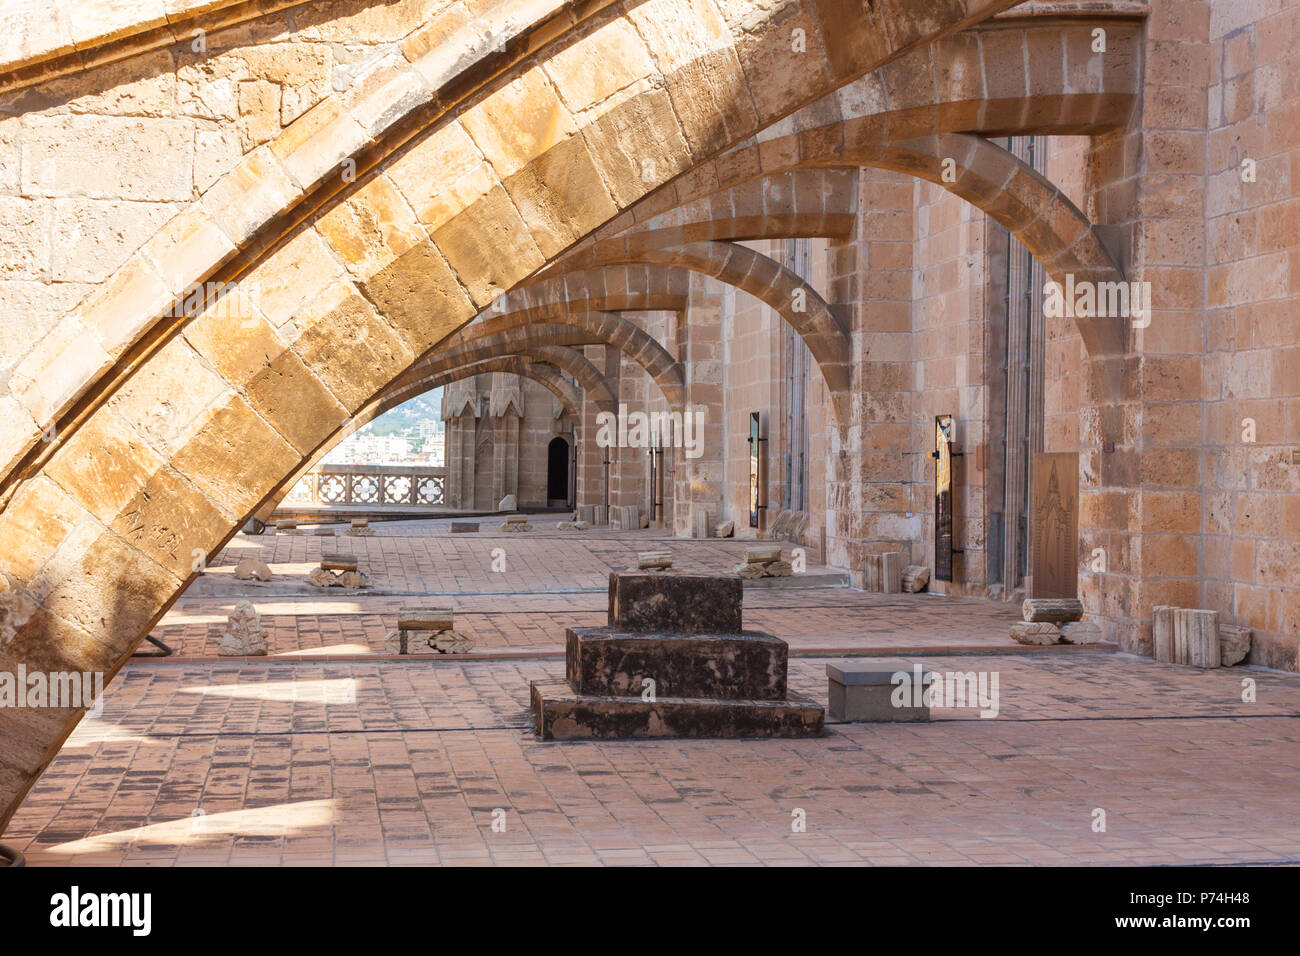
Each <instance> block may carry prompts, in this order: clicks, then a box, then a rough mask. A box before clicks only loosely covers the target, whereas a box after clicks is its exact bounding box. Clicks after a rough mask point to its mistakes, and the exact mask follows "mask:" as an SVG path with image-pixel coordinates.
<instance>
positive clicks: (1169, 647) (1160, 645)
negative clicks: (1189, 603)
mask: <svg viewBox="0 0 1300 956" xmlns="http://www.w3.org/2000/svg"><path fill="white" fill-rule="evenodd" d="M1176 610H1177V608H1175V607H1173V606H1172V605H1169V604H1161V605H1158V606H1157V607H1156V608H1155V609H1154V610H1153V611H1152V612H1151V648H1152V653H1153V656H1154V657H1155V659H1156V660H1157V661H1161V662H1162V663H1172V662H1173V660H1174V611H1176Z"/></svg>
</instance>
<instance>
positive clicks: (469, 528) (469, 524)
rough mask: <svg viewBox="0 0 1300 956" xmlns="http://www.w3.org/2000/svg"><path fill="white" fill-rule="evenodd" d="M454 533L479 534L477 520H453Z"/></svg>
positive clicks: (452, 528) (452, 530) (452, 531)
mask: <svg viewBox="0 0 1300 956" xmlns="http://www.w3.org/2000/svg"><path fill="white" fill-rule="evenodd" d="M451 533H452V534H478V522H477V521H453V522H452V523H451Z"/></svg>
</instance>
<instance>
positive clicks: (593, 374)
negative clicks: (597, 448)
mask: <svg viewBox="0 0 1300 956" xmlns="http://www.w3.org/2000/svg"><path fill="white" fill-rule="evenodd" d="M525 329H526V331H527V332H528V333H529V335H527V336H513V335H505V334H501V333H496V334H492V335H484V336H481V337H479V338H475V339H472V340H470V341H469V342H467V343H466V344H464V345H462V346H458V347H457V348H455V349H451V350H448V351H446V352H438V353H436V354H433V355H430V356H428V357H427V358H425V359H423V360H422V361H420V362H418V363H416V364H415V365H413V366H411V368H409V369H407V371H406V372H404V373H403V374H401V375H399V376H398V377H397V378H395V379H393V381H392V384H390V385H389V386H388V389H386V390H385V391H390V390H393V389H397V388H405V387H406V386H408V385H410V384H411V383H414V382H418V381H422V380H424V379H426V378H428V377H429V376H430V375H435V374H441V373H443V372H447V371H454V370H456V369H458V368H464V367H466V366H468V365H473V364H476V363H479V362H483V361H488V360H491V359H495V358H498V357H501V356H505V355H519V356H523V357H525V358H532V357H534V356H535V357H536V360H537V361H539V362H546V363H548V364H551V365H554V366H556V367H557V368H559V369H561V370H563V371H564V372H566V373H567V374H570V375H572V376H573V377H574V378H576V379H577V380H578V382H579V384H580V385H581V386H582V388H583V390H584V391H586V392H588V393H589V394H590V395H591V396H592V399H593V400H594V401H595V402H596V403H597V404H598V405H600V406H601V407H602V408H604V409H610V408H612V407H614V406H616V405H617V404H618V403H617V400H616V399H615V397H614V393H613V391H612V390H611V389H610V387H609V382H608V381H607V380H606V379H605V376H604V375H603V374H601V372H600V371H599V370H598V369H597V368H596V366H594V365H593V364H592V363H591V362H589V361H588V360H587V358H586V357H585V356H583V355H581V354H580V353H578V352H577V351H576V350H575V349H573V348H567V347H566V346H570V345H586V344H593V342H592V339H593V337H592V336H587V335H583V334H582V333H579V332H576V331H575V330H573V329H572V328H571V327H567V326H559V325H544V326H526V327H525ZM594 344H606V343H605V342H604V341H603V340H599V339H596V340H595V342H594ZM664 385H666V386H668V388H669V391H666V392H665V396H664V397H665V398H668V395H669V394H670V393H672V394H675V393H677V392H679V391H680V383H678V382H675V381H673V380H671V379H669V380H667V381H665V382H664V383H663V384H662V385H661V386H660V387H661V388H662V387H664Z"/></svg>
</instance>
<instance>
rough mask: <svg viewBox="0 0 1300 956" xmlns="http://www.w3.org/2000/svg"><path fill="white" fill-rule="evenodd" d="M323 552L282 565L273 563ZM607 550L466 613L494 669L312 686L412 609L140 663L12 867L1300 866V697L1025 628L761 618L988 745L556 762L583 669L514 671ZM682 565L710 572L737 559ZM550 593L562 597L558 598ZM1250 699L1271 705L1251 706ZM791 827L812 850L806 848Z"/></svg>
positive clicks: (783, 614)
mask: <svg viewBox="0 0 1300 956" xmlns="http://www.w3.org/2000/svg"><path fill="white" fill-rule="evenodd" d="M388 530H389V531H392V530H394V529H388ZM421 530H422V531H427V529H421ZM389 537H392V538H394V539H397V540H396V541H395V542H394V543H393V544H394V548H395V550H392V551H389V550H383V551H381V552H380V553H381V555H382V557H383V560H384V561H385V562H387V564H388V567H389V571H390V573H393V574H394V575H396V576H399V577H402V578H404V579H407V580H410V581H415V580H425V579H427V576H428V575H429V574H432V573H434V568H436V564H433V565H427V566H425V565H422V562H425V561H438V560H450V558H448V557H447V556H448V555H452V556H454V555H455V554H457V553H459V554H462V556H463V554H464V551H460V550H457V549H471V550H472V548H473V547H474V545H473V543H472V542H465V541H458V542H456V543H455V544H454V545H453V544H447V543H446V542H445V540H444V539H440V538H439V537H437V536H436V535H434V536H431V535H428V534H427V533H424V534H422V535H420V536H417V535H408V536H402V535H397V534H381V535H376V536H374V537H373V538H369V539H360V540H361V541H362V542H363V543H364V544H365V545H366V546H367V547H371V546H375V544H376V541H377V540H381V539H386V538H389ZM467 537H469V536H467ZM629 537H636V536H629ZM236 543H237V544H238V543H240V542H239V540H238V539H237V542H236ZM259 544H260V545H261V546H263V547H266V546H268V544H267V543H266V542H261V543H259ZM307 544H308V541H307V540H306V539H304V538H299V539H297V540H294V539H292V538H290V537H289V536H285V538H284V539H283V540H276V541H274V542H272V543H270V545H269V546H271V547H273V548H274V549H275V551H276V556H277V558H278V557H279V549H281V548H285V549H288V551H290V552H292V551H293V549H295V548H303V547H306V546H307ZM538 545H541V542H540V541H538V542H537V544H536V545H534V544H533V543H532V542H528V543H521V544H520V545H519V547H520V548H521V549H527V548H531V547H535V546H538ZM613 545H618V547H619V548H622V549H624V550H626V549H627V548H629V547H630V548H631V550H633V551H634V550H636V547H637V545H636V543H631V544H629V543H628V542H626V541H624V542H622V543H620V542H618V541H617V540H616V536H614V535H607V537H606V543H604V544H602V543H601V541H600V539H598V538H596V537H592V538H584V539H583V540H581V541H574V540H570V539H565V538H563V537H562V536H556V537H555V539H554V540H550V541H549V543H548V544H547V545H546V548H547V549H548V550H549V556H545V555H544V554H543V553H541V552H539V554H538V555H537V556H536V557H535V558H531V559H528V560H526V561H523V562H521V566H522V567H526V568H527V569H528V570H527V571H526V573H523V574H521V575H520V576H519V578H517V579H516V580H515V581H514V582H513V583H514V584H515V586H516V587H517V588H518V589H519V593H504V592H502V593H484V592H488V591H491V588H487V587H482V586H474V587H471V588H469V590H472V591H475V592H477V593H470V594H465V593H461V594H456V595H453V596H452V603H454V604H455V606H456V608H457V612H458V627H464V628H465V629H469V630H472V631H473V632H474V634H475V636H476V638H477V639H478V640H479V642H480V651H481V654H482V657H481V658H480V659H476V660H450V659H433V658H430V659H419V660H402V661H393V660H386V659H382V658H378V657H375V656H374V655H373V654H371V657H370V658H369V659H366V658H365V657H364V656H359V657H358V659H356V660H350V661H322V660H318V659H312V657H311V656H310V654H311V652H313V651H317V652H319V649H321V648H330V649H334V650H336V651H337V650H338V649H339V648H345V647H350V646H354V645H355V647H356V648H359V649H360V651H361V652H362V653H363V654H364V653H371V649H373V648H374V646H375V642H376V640H377V638H376V635H379V636H380V637H381V636H382V632H383V631H384V630H385V629H386V628H387V627H390V626H392V624H393V623H394V618H393V614H394V612H395V611H396V608H397V607H398V606H400V604H402V603H410V598H409V597H403V596H397V595H392V596H363V597H357V596H353V595H349V596H344V597H341V598H327V597H323V596H320V595H307V596H297V595H293V594H278V595H277V594H276V593H275V592H274V591H273V590H271V591H266V590H263V591H261V592H257V593H255V589H249V590H248V591H247V593H249V594H254V593H255V597H256V600H257V603H258V605H259V607H260V608H261V610H262V613H263V619H264V621H265V622H266V623H268V624H269V625H270V627H271V630H272V643H273V649H274V650H275V651H276V652H277V653H279V654H282V655H285V656H282V657H278V658H270V659H262V660H259V661H247V662H244V661H222V662H211V661H203V660H200V659H195V658H194V657H190V658H189V659H180V660H177V659H171V660H168V661H148V662H146V661H138V662H133V663H131V664H129V665H128V666H127V667H126V668H124V670H123V672H122V673H121V674H120V675H119V677H118V678H117V680H116V681H115V682H114V683H113V684H112V685H111V686H110V688H109V690H108V692H107V694H106V704H105V708H104V712H103V714H102V715H101V716H100V717H98V718H95V719H88V720H86V721H83V723H82V725H81V726H80V727H79V728H78V729H77V730H76V732H75V733H74V734H73V735H72V737H71V738H70V739H69V741H68V743H67V744H66V746H65V747H64V748H63V750H62V751H61V752H60V754H59V755H58V756H57V757H56V759H55V760H54V762H53V764H52V765H51V767H50V769H49V771H48V772H47V773H46V774H45V775H44V776H43V777H42V778H41V780H40V781H39V782H38V784H37V786H36V787H35V788H34V789H33V791H32V793H31V795H30V796H29V798H28V799H27V801H26V803H25V804H24V805H23V806H22V808H21V809H20V810H19V812H18V814H17V815H16V816H15V818H14V820H13V821H12V823H11V824H10V827H9V829H8V831H7V832H6V834H5V841H6V842H8V843H10V844H13V845H15V846H17V847H18V848H19V849H21V850H23V851H24V852H25V853H26V854H27V855H28V858H29V860H30V861H31V862H32V863H33V864H36V865H55V864H66V863H72V864H98V865H118V864H129V865H157V866H171V865H185V864H200V863H209V864H226V863H230V864H246V865H262V864H314V863H321V864H339V865H344V864H380V863H392V864H427V863H453V864H506V865H509V864H542V863H549V864H565V863H581V864H608V865H625V864H656V863H658V864H678V863H684V864H704V863H749V864H767V863H796V864H810V863H840V864H844V863H862V862H868V863H904V864H920V863H955V864H978V863H1045V864H1053V863H1115V864H1126V863H1143V864H1147V863H1241V862H1291V863H1297V862H1300V822H1297V820H1296V818H1295V812H1294V806H1295V794H1296V793H1297V792H1298V790H1300V675H1295V674H1289V673H1277V672H1270V671H1265V670H1259V669H1255V668H1233V669H1223V670H1216V671H1197V670H1193V669H1191V668H1185V667H1176V666H1173V665H1165V664H1156V663H1153V662H1151V661H1148V660H1143V659H1137V658H1132V657H1128V656H1126V655H1119V654H1113V653H1107V652H1104V651H1102V652H1097V651H1090V652H1071V651H1064V652H1061V651H1049V652H1046V653H1037V654H1023V653H1022V654H1004V653H989V652H988V651H987V649H988V648H995V647H997V646H998V644H999V642H1002V643H1004V642H1005V630H1006V625H1007V622H1008V621H1009V620H1013V619H1014V618H1015V616H1016V615H1015V613H1014V608H1009V607H1008V606H1006V605H1003V604H996V603H993V602H985V601H978V600H974V599H957V598H942V597H935V596H925V595H916V596H910V595H909V596H900V595H870V594H863V593H861V592H856V591H852V590H849V589H845V588H799V589H793V590H766V591H749V592H747V593H746V601H745V615H746V624H747V626H752V627H760V628H763V629H765V630H769V631H771V632H773V633H776V634H779V635H780V636H782V637H784V638H787V639H788V640H790V642H791V645H792V653H793V654H794V655H796V656H795V657H794V658H793V659H792V661H791V665H790V684H791V688H792V690H795V691H797V692H800V693H803V694H807V695H809V696H811V697H813V698H814V699H818V700H821V701H823V702H824V701H825V699H826V678H825V666H826V663H827V661H828V660H834V659H835V658H833V657H825V656H823V657H815V656H798V655H800V654H809V653H811V652H813V651H820V652H822V653H824V654H829V653H834V652H835V648H842V649H843V650H842V653H852V654H861V653H869V652H870V651H871V650H872V649H873V648H878V647H892V646H894V645H907V644H909V642H910V643H911V645H912V646H913V647H915V648H917V649H918V655H920V654H921V653H922V652H923V656H917V655H914V659H917V660H924V661H925V663H926V664H927V666H929V667H930V668H932V669H935V670H940V671H952V670H959V671H963V672H971V671H973V672H987V673H989V674H994V673H995V674H996V675H997V677H998V687H999V713H998V716H997V717H996V718H993V719H981V718H980V717H979V716H978V715H977V714H976V712H974V711H972V710H966V709H952V710H943V711H937V712H936V718H937V719H936V720H935V721H933V722H931V723H929V724H912V725H905V724H832V725H830V726H828V728H827V729H828V733H827V735H826V736H825V737H823V738H820V739H816V740H801V741H682V742H679V741H641V742H583V743H542V742H539V741H537V740H536V739H534V738H533V736H532V734H531V733H530V732H529V730H528V727H527V718H526V706H527V694H528V682H529V680H531V679H537V678H553V677H559V676H561V675H562V672H563V662H562V661H561V660H559V659H558V658H556V657H554V656H549V657H537V658H534V659H511V658H510V656H509V653H508V652H509V651H511V650H512V649H521V648H523V649H529V648H531V649H535V650H539V651H555V652H558V651H559V650H560V645H559V640H560V637H561V635H562V632H563V628H564V627H565V626H566V625H568V624H571V623H593V622H595V621H598V620H599V619H600V616H601V609H602V607H603V600H604V598H603V594H602V593H600V592H599V591H595V590H585V591H584V590H582V588H585V587H586V583H585V578H584V576H585V575H591V576H593V579H594V580H599V581H600V582H601V587H602V588H603V580H604V575H605V574H607V573H608V569H609V567H610V566H618V565H617V564H616V562H623V561H625V559H626V557H627V555H626V554H623V553H615V549H614V547H613ZM672 546H673V549H674V551H675V552H678V550H679V549H680V552H681V553H682V554H684V555H689V556H690V557H689V560H698V561H699V562H700V563H701V565H702V566H709V562H710V561H712V562H714V566H717V564H718V563H719V562H727V561H731V560H733V558H734V556H735V554H736V553H737V549H738V548H743V542H742V543H737V542H722V543H718V544H715V543H713V542H695V543H693V542H676V541H674V542H672ZM606 547H609V551H608V552H603V551H602V549H604V548H606ZM449 548H450V549H452V550H447V549H449ZM696 549H697V550H696ZM238 550H239V549H237V548H236V549H230V550H229V551H228V552H227V554H226V555H224V556H223V557H222V559H221V560H222V561H227V562H229V561H230V559H231V558H232V557H234V556H235V552H237V551H238ZM431 555H437V556H438V557H436V558H434V557H430V556H431ZM231 563H233V562H231ZM467 563H468V562H467ZM467 573H468V572H467ZM488 574H491V572H490V571H485V570H482V569H481V568H478V569H476V570H475V571H474V572H473V573H472V574H470V575H469V577H467V578H466V580H467V582H470V583H473V584H478V585H481V583H482V581H483V579H484V578H485V577H486V576H487V575H488ZM546 575H551V576H553V578H554V580H555V581H557V582H560V584H559V586H560V587H562V588H567V589H568V590H564V591H560V592H556V593H549V594H548V593H540V592H542V591H543V590H544V588H542V587H539V586H538V582H539V581H541V580H544V579H545V577H546ZM498 577H499V576H498ZM489 580H490V579H489ZM575 581H577V582H580V584H579V585H577V586H576V587H575V586H574V584H573V582H575ZM239 596H240V593H239V591H238V589H236V588H235V587H234V585H233V583H231V584H229V585H228V590H227V592H226V593H225V594H224V595H212V596H208V597H202V596H186V597H185V598H183V599H182V600H181V601H180V602H179V603H178V605H177V607H176V608H174V609H173V611H172V613H171V614H170V615H169V616H168V619H167V620H166V621H165V622H164V625H163V626H162V627H160V628H159V629H158V631H157V632H156V633H159V634H161V635H163V636H164V637H165V638H166V639H167V640H168V641H169V642H172V643H174V644H177V645H179V646H180V647H181V648H182V650H183V651H184V652H185V653H187V654H191V655H199V654H203V653H210V652H211V650H212V649H213V643H212V642H213V640H214V638H213V635H215V633H216V629H217V625H218V624H219V623H220V621H221V620H222V619H223V618H224V615H225V613H227V612H228V610H229V608H230V606H231V604H232V602H233V600H235V599H237V598H238V597H239ZM946 647H960V648H963V649H965V650H966V651H967V653H964V654H961V655H958V656H944V654H943V648H946ZM981 648H983V649H985V650H981ZM1244 679H1250V680H1253V681H1255V682H1256V685H1257V686H1256V693H1257V701H1256V702H1254V703H1249V704H1248V703H1243V702H1242V701H1241V690H1242V681H1243V680H1244ZM1096 809H1101V810H1104V811H1105V813H1106V824H1107V827H1106V831H1105V832H1104V833H1097V832H1093V829H1092V824H1093V820H1094V810H1096ZM496 811H501V812H500V813H497V812H496ZM798 811H802V814H803V816H804V817H805V818H806V821H807V825H806V831H805V832H792V829H791V822H792V820H793V819H794V816H793V815H794V814H795V813H796V812H798ZM494 819H500V820H503V821H504V831H503V832H497V831H495V830H494V829H493V821H494Z"/></svg>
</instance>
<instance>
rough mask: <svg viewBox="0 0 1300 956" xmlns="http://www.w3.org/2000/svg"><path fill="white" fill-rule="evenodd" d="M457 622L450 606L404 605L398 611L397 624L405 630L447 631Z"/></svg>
mask: <svg viewBox="0 0 1300 956" xmlns="http://www.w3.org/2000/svg"><path fill="white" fill-rule="evenodd" d="M454 624H455V611H454V610H453V609H452V608H449V607H403V608H400V609H399V610H398V612H397V626H398V628H400V629H401V630H404V631H446V630H450V629H451V627H452V626H453V625H454Z"/></svg>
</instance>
